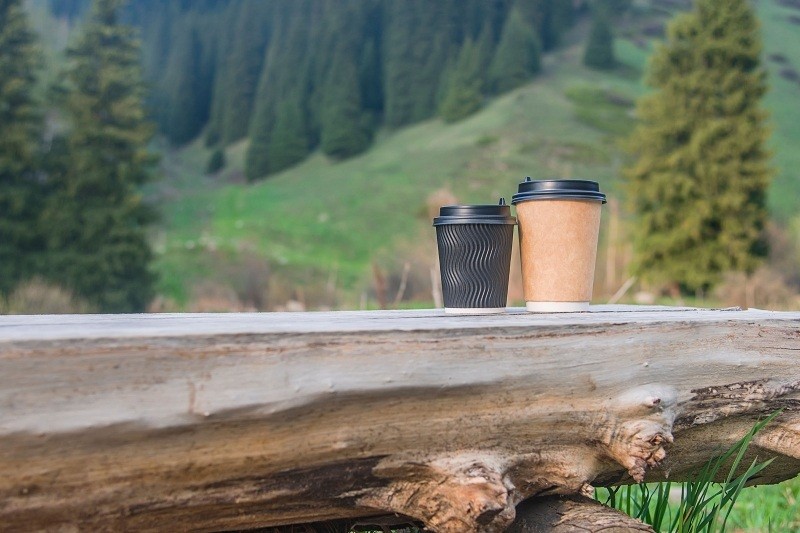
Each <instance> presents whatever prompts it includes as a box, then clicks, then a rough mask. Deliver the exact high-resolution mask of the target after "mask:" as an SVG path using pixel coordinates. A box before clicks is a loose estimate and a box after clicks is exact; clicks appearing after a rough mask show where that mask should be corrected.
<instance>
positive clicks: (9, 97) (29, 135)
mask: <svg viewBox="0 0 800 533" xmlns="http://www.w3.org/2000/svg"><path fill="white" fill-rule="evenodd" d="M39 64H40V55H39V52H38V49H37V48H36V42H35V37H34V34H33V32H32V31H31V29H30V27H29V25H28V20H27V17H26V16H25V12H24V8H23V7H22V1H21V0H0V295H2V294H7V293H8V292H9V291H11V290H12V289H13V288H14V286H15V285H16V284H17V283H18V282H19V281H21V280H23V279H24V278H26V277H32V276H33V275H34V274H35V267H36V262H37V258H38V256H39V255H40V253H41V248H42V241H41V237H40V235H39V233H38V230H37V223H36V221H37V216H38V215H37V213H38V210H39V205H38V202H39V201H40V200H41V192H42V191H41V186H40V185H39V181H38V180H37V179H36V175H35V172H36V152H37V146H38V144H39V137H40V134H41V126H42V121H41V115H40V112H39V108H38V105H37V102H36V101H35V100H34V98H33V90H34V86H35V85H36V77H35V74H34V73H35V72H36V69H37V68H38V67H39Z"/></svg>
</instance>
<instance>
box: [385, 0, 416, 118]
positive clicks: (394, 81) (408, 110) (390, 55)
mask: <svg viewBox="0 0 800 533" xmlns="http://www.w3.org/2000/svg"><path fill="white" fill-rule="evenodd" d="M415 23H416V17H415V9H414V3H413V2H411V1H408V2H389V3H388V4H387V5H386V18H385V20H384V24H383V26H384V27H385V28H386V33H385V37H384V39H385V40H384V43H383V49H384V50H385V60H384V61H385V66H384V72H385V76H384V85H383V87H384V89H383V92H384V95H385V106H386V108H385V110H384V120H385V121H386V124H387V126H389V127H391V128H396V127H400V126H402V125H404V124H407V123H409V122H411V120H412V116H413V109H414V90H413V89H414V78H415V75H416V74H415V68H416V65H415V62H414V53H413V51H412V42H413V39H414V38H415V36H414V28H415Z"/></svg>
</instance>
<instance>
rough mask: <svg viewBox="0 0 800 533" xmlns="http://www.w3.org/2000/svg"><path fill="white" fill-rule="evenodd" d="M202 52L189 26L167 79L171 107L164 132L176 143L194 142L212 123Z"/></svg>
mask: <svg viewBox="0 0 800 533" xmlns="http://www.w3.org/2000/svg"><path fill="white" fill-rule="evenodd" d="M200 53H201V49H200V42H199V39H198V37H197V34H196V30H195V29H194V28H193V27H192V26H191V24H186V25H185V27H184V28H183V31H182V32H181V33H179V34H178V36H177V38H176V43H175V46H174V47H173V48H172V51H171V52H170V57H169V61H168V62H167V69H166V77H165V78H164V81H165V85H166V90H165V92H167V102H168V104H167V106H166V109H164V110H163V111H162V113H161V115H162V117H163V119H165V120H162V127H161V129H162V131H163V132H164V133H165V134H166V135H167V137H168V138H169V140H170V141H171V142H172V143H174V144H178V145H180V144H183V143H186V142H188V141H191V140H192V139H193V138H194V137H195V136H197V134H198V133H200V130H201V129H202V128H203V126H204V125H205V123H206V121H207V120H208V91H207V88H206V87H205V86H204V83H203V81H204V80H203V78H202V74H203V71H202V65H201V58H200Z"/></svg>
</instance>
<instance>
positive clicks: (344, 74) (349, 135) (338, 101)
mask: <svg viewBox="0 0 800 533" xmlns="http://www.w3.org/2000/svg"><path fill="white" fill-rule="evenodd" d="M338 48H339V49H338V53H336V54H335V56H334V61H333V63H332V64H331V68H330V70H329V72H328V82H327V83H326V86H325V94H324V96H323V102H322V113H321V116H320V119H321V126H322V131H321V134H322V137H321V147H322V151H323V152H325V153H326V154H328V155H330V156H333V157H337V158H345V157H350V156H352V155H355V154H358V153H360V152H363V151H364V150H365V149H366V148H367V146H369V143H370V140H371V138H370V134H369V131H368V129H367V124H365V116H364V114H363V112H362V110H361V95H360V91H359V84H358V70H357V67H356V61H355V57H353V53H354V50H352V49H350V47H347V46H345V45H344V44H341V45H340V46H339V47H338Z"/></svg>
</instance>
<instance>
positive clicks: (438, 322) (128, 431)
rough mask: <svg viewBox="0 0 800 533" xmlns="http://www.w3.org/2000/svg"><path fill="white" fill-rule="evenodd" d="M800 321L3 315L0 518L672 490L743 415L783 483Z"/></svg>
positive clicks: (387, 511)
mask: <svg viewBox="0 0 800 533" xmlns="http://www.w3.org/2000/svg"><path fill="white" fill-rule="evenodd" d="M798 356H800V314H798V313H773V312H766V311H756V310H750V311H737V310H718V311H710V310H687V309H683V310H675V309H654V308H607V307H597V308H594V309H593V311H592V312H590V313H583V314H570V315H532V314H526V313H524V312H522V311H514V312H512V313H509V314H507V315H503V316H478V317H448V316H444V315H443V314H442V313H441V312H438V311H408V312H400V311H397V312H339V313H308V314H289V313H287V314H277V313H276V314H230V315H139V316H50V317H45V316H42V317H30V316H29V317H0V472H1V473H2V475H0V524H3V527H4V528H7V529H9V530H30V529H59V528H63V527H68V526H78V527H80V528H83V529H136V530H142V531H147V530H151V531H153V530H163V529H165V528H169V529H179V530H185V529H192V530H207V531H210V530H221V529H225V530H231V529H245V528H254V527H270V526H280V525H285V524H301V523H309V522H319V521H323V520H335V519H353V520H356V519H362V520H363V519H364V517H369V516H379V515H399V516H401V517H409V519H413V520H419V521H421V522H423V523H425V524H426V526H427V527H428V528H429V529H431V530H433V531H437V532H469V531H485V532H493V531H502V530H504V529H505V528H506V527H508V525H509V524H510V523H511V522H512V520H513V519H514V514H515V505H516V504H517V503H519V502H520V501H522V500H523V499H526V498H529V497H532V496H540V497H541V496H545V495H554V494H574V493H578V492H579V491H581V490H582V489H585V488H586V487H587V486H588V485H590V484H595V485H601V484H613V483H618V482H623V483H624V482H630V481H632V480H641V479H644V478H647V479H658V478H663V477H664V475H665V474H666V473H669V475H670V478H671V479H684V478H686V476H687V475H689V474H690V473H691V472H692V471H693V470H695V469H696V468H697V467H698V465H700V464H702V463H703V462H704V461H706V460H707V459H709V458H710V457H712V456H713V455H715V454H717V453H719V452H721V451H723V450H724V449H726V448H727V447H729V446H730V445H731V444H732V443H734V442H735V441H736V440H737V439H739V438H740V437H741V436H742V435H743V434H744V433H745V432H746V431H747V430H748V429H749V428H750V427H751V426H752V424H753V423H754V422H755V420H756V419H758V418H759V417H761V416H764V415H767V414H769V413H771V412H773V411H775V410H777V409H783V412H782V414H781V415H780V416H779V417H778V418H777V419H776V420H775V421H774V422H773V423H772V424H771V425H770V426H768V427H767V428H766V429H765V430H764V431H762V432H761V433H760V434H759V435H758V436H757V438H756V440H755V442H754V446H753V447H752V453H753V454H758V455H759V457H761V458H763V459H766V458H767V457H771V456H776V457H777V459H776V460H775V461H774V462H773V464H772V465H771V467H770V468H769V469H768V470H766V471H764V472H762V477H761V478H760V479H759V480H758V482H764V483H771V482H777V481H780V480H783V479H786V478H789V477H792V476H794V475H795V474H797V473H798V471H800V414H798V407H799V406H800V364H798ZM673 439H674V442H673Z"/></svg>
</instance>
